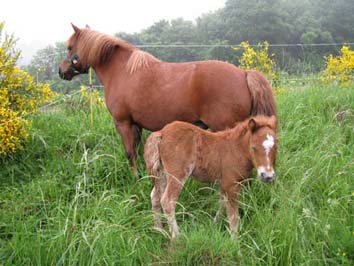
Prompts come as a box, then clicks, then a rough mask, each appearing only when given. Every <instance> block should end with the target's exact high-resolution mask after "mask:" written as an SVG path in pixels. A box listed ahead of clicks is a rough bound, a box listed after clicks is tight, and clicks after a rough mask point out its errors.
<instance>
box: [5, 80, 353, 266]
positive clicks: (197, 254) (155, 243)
mask: <svg viewBox="0 0 354 266" xmlns="http://www.w3.org/2000/svg"><path fill="white" fill-rule="evenodd" d="M276 98H277V103H278V110H279V120H280V128H279V141H280V149H279V152H278V157H277V175H278V180H277V181H276V182H275V183H274V184H271V185H267V184H262V183H261V182H259V181H258V180H256V179H255V180H253V181H252V182H250V183H249V184H247V185H245V186H244V188H243V190H242V194H241V197H240V205H241V219H240V223H239V235H238V238H237V239H236V240H231V239H230V236H229V233H228V231H227V228H228V227H227V222H226V215H225V213H224V214H223V220H222V221H221V222H219V223H216V224H215V223H214V222H213V219H212V218H213V216H214V215H215V213H216V211H217V209H218V197H219V196H218V190H217V187H216V186H211V187H210V186H209V185H208V184H200V183H197V182H193V181H189V182H187V184H186V186H185V189H184V191H183V192H182V195H181V197H180V202H179V205H178V208H177V212H178V213H177V219H178V222H179V225H180V228H181V232H182V235H181V236H180V237H179V238H178V239H177V240H176V241H170V239H169V238H168V236H167V234H166V235H163V234H160V233H158V232H156V231H154V230H153V229H152V214H151V211H150V208H151V207H150V190H151V184H150V181H149V179H148V178H147V177H146V172H145V169H144V163H143V160H142V156H141V155H140V158H139V162H138V163H139V172H140V175H141V176H143V177H142V178H139V179H137V178H134V177H133V176H131V174H130V170H129V166H128V162H127V160H126V159H125V152H124V150H123V147H122V143H121V140H120V138H119V137H118V135H117V133H116V132H115V129H114V126H113V123H112V122H111V118H110V116H109V114H108V113H107V111H106V110H105V109H101V110H99V109H98V110H95V112H94V118H93V124H91V120H90V116H89V114H88V112H87V111H85V110H76V111H67V110H66V109H65V108H61V109H59V110H61V111H59V112H55V113H42V114H39V115H37V116H35V117H33V130H32V133H31V138H30V140H29V142H28V143H27V145H26V147H25V151H24V152H22V153H20V154H18V155H16V156H15V157H14V158H11V159H6V160H4V159H3V160H2V161H0V191H1V192H0V265H353V264H354V215H353V214H354V208H353V199H354V88H350V89H341V88H333V87H332V88H320V87H316V86H313V87H312V88H310V89H306V90H296V91H289V92H285V93H281V94H279V95H277V97H276ZM347 109H350V110H351V111H349V112H347V113H346V115H345V116H344V119H343V120H342V121H341V122H338V121H337V120H336V119H335V114H336V113H337V112H339V111H342V110H347ZM145 135H146V133H145ZM141 152H142V150H141V151H140V154H142V153H141Z"/></svg>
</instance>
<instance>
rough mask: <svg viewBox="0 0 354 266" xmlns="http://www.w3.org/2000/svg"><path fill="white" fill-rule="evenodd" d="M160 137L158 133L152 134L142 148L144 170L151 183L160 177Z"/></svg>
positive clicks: (161, 171)
mask: <svg viewBox="0 0 354 266" xmlns="http://www.w3.org/2000/svg"><path fill="white" fill-rule="evenodd" d="M161 139H162V135H161V132H160V131H157V132H153V133H151V134H150V136H149V137H148V138H147V140H146V143H145V147H144V160H145V163H146V169H147V171H148V174H149V175H150V177H151V179H152V180H153V182H155V179H156V178H160V177H162V173H163V168H162V163H161V158H160V143H161Z"/></svg>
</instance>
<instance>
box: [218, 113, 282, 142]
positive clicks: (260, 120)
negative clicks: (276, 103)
mask: <svg viewBox="0 0 354 266" xmlns="http://www.w3.org/2000/svg"><path fill="white" fill-rule="evenodd" d="M251 119H253V120H254V121H255V122H256V123H257V126H258V128H262V127H270V128H272V129H273V130H276V128H274V126H272V124H271V122H270V117H268V116H264V115H257V116H253V117H250V118H247V119H246V120H244V121H241V122H237V123H236V124H235V125H234V127H233V128H230V129H227V130H224V131H219V132H216V134H220V135H224V136H226V137H231V136H232V137H239V136H243V135H245V134H246V133H247V132H248V131H249V121H250V120H251Z"/></svg>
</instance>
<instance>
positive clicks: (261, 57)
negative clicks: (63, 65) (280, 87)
mask: <svg viewBox="0 0 354 266" xmlns="http://www.w3.org/2000/svg"><path fill="white" fill-rule="evenodd" d="M240 46H241V47H242V49H243V53H242V55H241V58H240V60H239V63H240V64H239V66H240V68H243V69H256V70H258V71H260V72H262V73H263V74H265V75H266V76H267V77H268V78H269V79H270V81H271V82H272V84H273V85H275V86H277V84H278V82H279V77H278V75H277V72H276V63H275V59H274V54H271V55H269V43H268V42H267V41H265V42H264V43H263V44H260V43H259V44H258V48H257V49H254V47H252V46H250V44H249V43H248V42H241V43H240ZM233 49H234V50H235V51H238V50H240V48H238V47H235V48H233Z"/></svg>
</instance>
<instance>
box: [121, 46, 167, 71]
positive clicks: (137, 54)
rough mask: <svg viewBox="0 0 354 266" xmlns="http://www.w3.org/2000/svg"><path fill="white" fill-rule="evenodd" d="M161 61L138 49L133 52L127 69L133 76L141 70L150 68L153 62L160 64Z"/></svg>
mask: <svg viewBox="0 0 354 266" xmlns="http://www.w3.org/2000/svg"><path fill="white" fill-rule="evenodd" d="M159 61H160V60H158V59H157V58H156V57H154V56H153V55H152V54H149V53H147V52H144V51H141V50H137V49H136V50H134V51H133V52H132V54H131V56H130V58H129V60H128V63H127V68H128V69H129V72H130V73H131V74H132V73H134V72H136V71H137V70H139V69H141V68H145V67H148V66H149V64H150V63H152V62H159Z"/></svg>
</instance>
